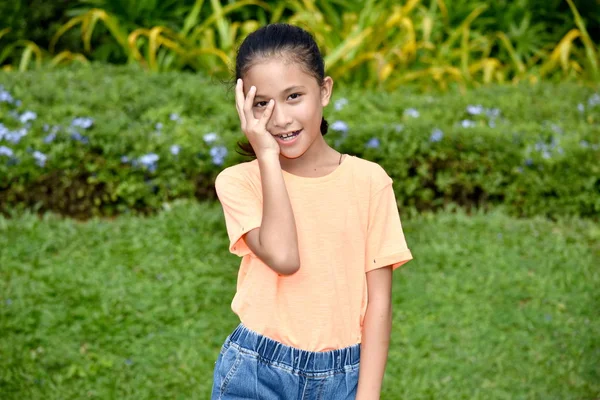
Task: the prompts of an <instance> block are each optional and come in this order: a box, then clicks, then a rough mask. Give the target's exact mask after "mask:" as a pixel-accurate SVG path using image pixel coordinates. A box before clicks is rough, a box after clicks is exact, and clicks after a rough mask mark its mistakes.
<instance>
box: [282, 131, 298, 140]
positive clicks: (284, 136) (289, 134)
mask: <svg viewBox="0 0 600 400" xmlns="http://www.w3.org/2000/svg"><path fill="white" fill-rule="evenodd" d="M296 133H297V132H292V133H288V134H287V135H279V137H280V138H282V139H286V138H289V137H291V136H294V135H295V134H296Z"/></svg>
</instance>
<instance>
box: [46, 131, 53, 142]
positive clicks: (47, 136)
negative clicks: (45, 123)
mask: <svg viewBox="0 0 600 400" xmlns="http://www.w3.org/2000/svg"><path fill="white" fill-rule="evenodd" d="M54 139H56V133H54V132H52V133H49V134H48V135H46V137H45V138H44V143H51V142H53V141H54Z"/></svg>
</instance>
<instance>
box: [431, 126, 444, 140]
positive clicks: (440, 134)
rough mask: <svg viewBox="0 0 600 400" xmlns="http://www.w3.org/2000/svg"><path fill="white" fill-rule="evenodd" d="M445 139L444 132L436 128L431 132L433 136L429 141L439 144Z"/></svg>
mask: <svg viewBox="0 0 600 400" xmlns="http://www.w3.org/2000/svg"><path fill="white" fill-rule="evenodd" d="M443 137H444V132H442V131H441V130H440V129H438V128H435V129H434V130H433V132H431V136H430V137H429V141H430V142H434V143H435V142H439V141H441V140H442V138H443Z"/></svg>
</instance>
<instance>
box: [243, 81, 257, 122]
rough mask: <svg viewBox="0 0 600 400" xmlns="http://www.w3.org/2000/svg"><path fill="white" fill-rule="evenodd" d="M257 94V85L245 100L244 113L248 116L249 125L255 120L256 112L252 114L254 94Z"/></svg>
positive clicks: (251, 89)
mask: <svg viewBox="0 0 600 400" xmlns="http://www.w3.org/2000/svg"><path fill="white" fill-rule="evenodd" d="M255 94H256V86H252V87H251V88H250V90H249V91H248V94H247V95H246V99H245V100H244V115H245V116H246V122H247V123H248V125H250V124H251V122H252V121H254V114H252V104H254V95H255Z"/></svg>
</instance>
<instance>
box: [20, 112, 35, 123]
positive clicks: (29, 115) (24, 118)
mask: <svg viewBox="0 0 600 400" xmlns="http://www.w3.org/2000/svg"><path fill="white" fill-rule="evenodd" d="M36 118H37V114H36V113H34V112H33V111H25V112H24V113H23V114H21V116H20V117H19V121H20V122H21V123H22V124H26V123H27V122H29V121H34V120H35V119H36Z"/></svg>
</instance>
